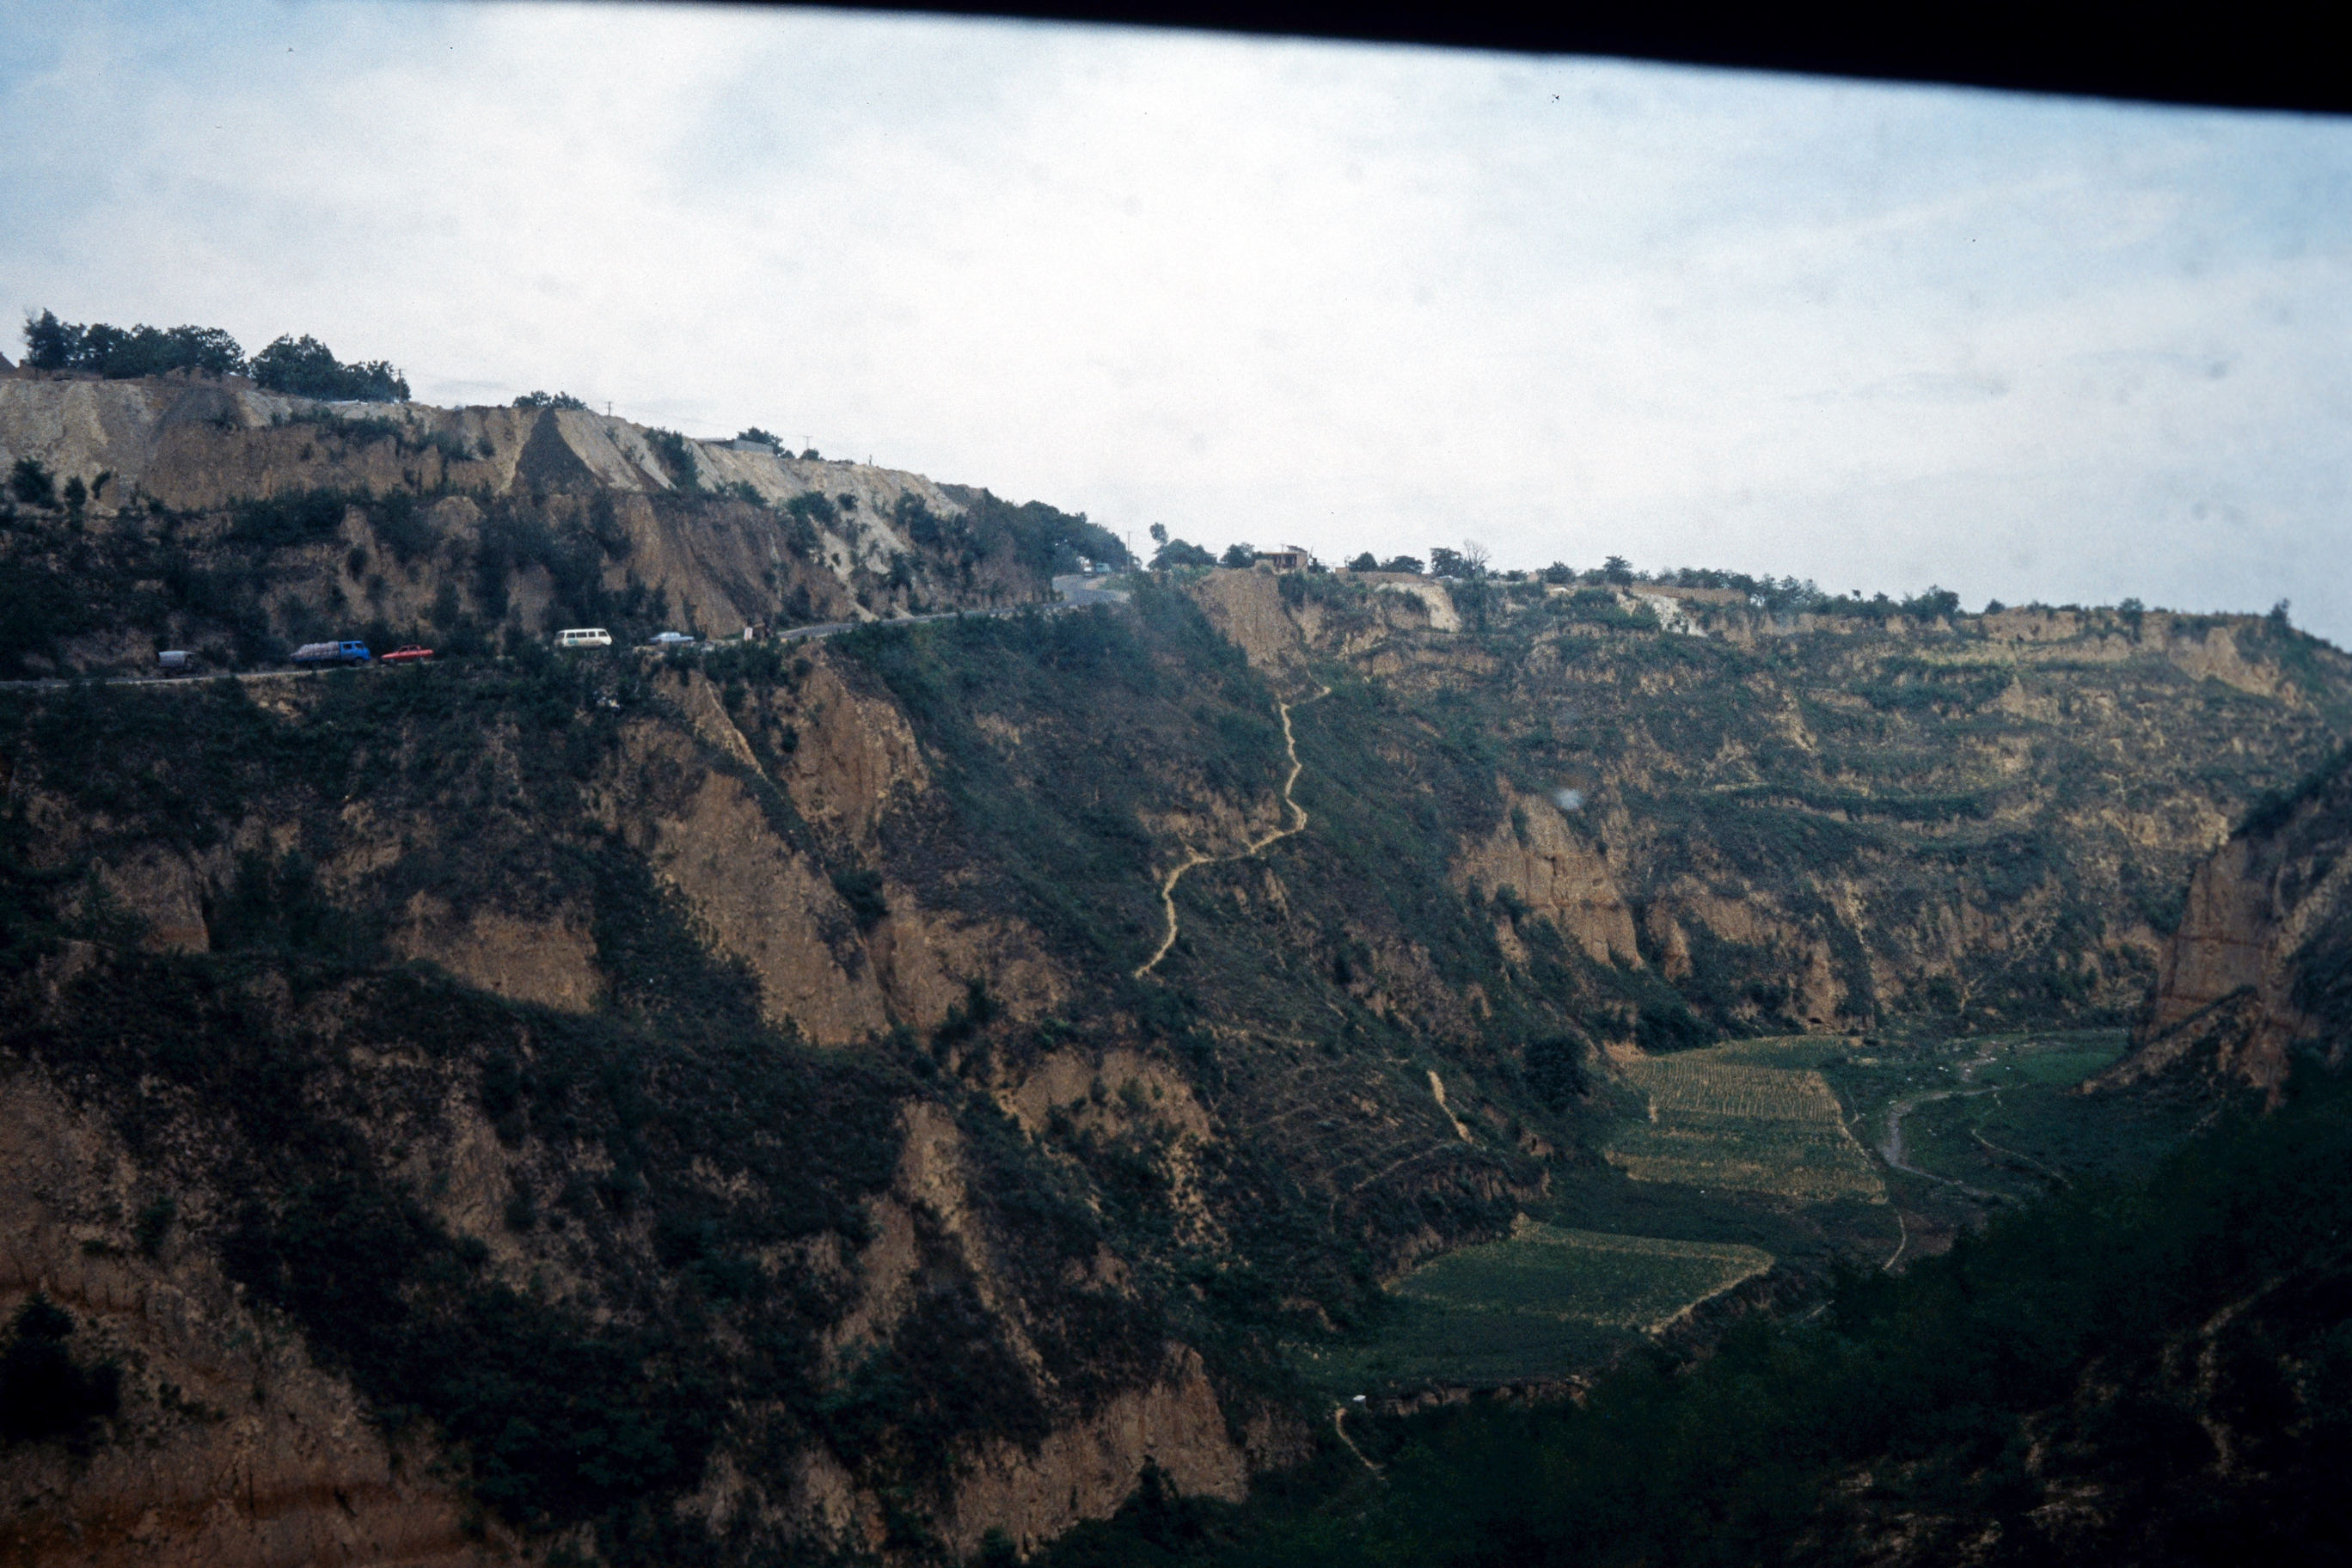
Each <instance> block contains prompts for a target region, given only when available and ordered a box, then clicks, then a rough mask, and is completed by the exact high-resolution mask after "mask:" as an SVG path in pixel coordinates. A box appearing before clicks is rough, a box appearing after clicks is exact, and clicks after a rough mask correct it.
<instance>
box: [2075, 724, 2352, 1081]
mask: <svg viewBox="0 0 2352 1568" xmlns="http://www.w3.org/2000/svg"><path fill="white" fill-rule="evenodd" d="M2347 845H2352V773H2347V768H2346V766H2345V763H2344V759H2343V758H2341V757H2339V758H2337V759H2336V761H2335V762H2334V763H2331V764H2330V765H2328V766H2327V767H2326V768H2325V769H2323V770H2322V771H2320V772H2319V773H2315V774H2314V775H2312V776H2311V777H2310V778H2309V779H2307V780H2305V783H2304V784H2303V785H2302V786H2301V787H2300V788H2299V789H2298V790H2297V791H2295V792H2294V794H2292V795H2286V796H2283V797H2281V798H2280V799H2279V800H2277V801H2275V802H2273V803H2272V804H2270V805H2267V806H2266V807H2265V808H2264V809H2263V810H2260V811H2258V812H2257V813H2256V814H2255V816H2254V818H2253V819H2252V821H2250V822H2249V823H2248V825H2247V826H2245V827H2243V828H2242V829H2241V830H2240V831H2239V832H2238V833H2236V834H2235V835H2233V836H2232V837H2231V838H2230V840H2229V842H2227V843H2226V844H2224V845H2222V846H2221V848H2219V849H2217V850H2215V851H2214V852H2213V854H2212V855H2211V857H2210V858H2208V859H2206V860H2205V861H2204V862H2203V863H2202V864H2201V865H2200V866H2199V867H2198V868H2197V871H2196V875H2195V876H2194V877H2193V878H2192V879H2190V881H2189V894H2188V900H2187V903H2186V905H2185V907H2184V910H2183V912H2182V915H2181V920H2180V925H2179V930H2178V931H2175V932H2174V933H2173V935H2172V938H2171V940H2170V941H2169V942H2168V943H2167V944H2166V946H2165V949H2164V953H2163V957H2162V959H2161V961H2160V963H2159V964H2158V970H2157V984H2156V992H2155V994H2154V996H2152V997H2151V998H2150V1000H2149V1003H2148V1006H2147V1012H2146V1014H2145V1016H2143V1017H2142V1018H2141V1020H2140V1021H2139V1025H2138V1026H2137V1029H2136V1030H2135V1031H2134V1038H2133V1045H2134V1049H2133V1051H2132V1054H2131V1055H2130V1056H2128V1057H2126V1058H2125V1059H2124V1060H2123V1061H2121V1062H2119V1063H2117V1064H2116V1066H2115V1067H2114V1068H2111V1069H2110V1070H2109V1071H2108V1072H2107V1073H2106V1074H2105V1075H2104V1079H2103V1081H2104V1082H2105V1083H2107V1084H2110V1085H2126V1084H2131V1083H2137V1082H2142V1081H2146V1080H2148V1079H2157V1078H2160V1077H2163V1076H2167V1075H2169V1074H2174V1073H2179V1072H2183V1071H2186V1072H2189V1073H2192V1074H2200V1075H2210V1076H2212V1077H2214V1078H2217V1079H2221V1080H2224V1081H2228V1082H2235V1083H2240V1084H2243V1085H2246V1086H2248V1087H2251V1088H2254V1089H2262V1090H2264V1091H2266V1093H2267V1094H2268V1095H2269V1097H2270V1098H2271V1100H2273V1102H2275V1100H2276V1099H2277V1097H2278V1093H2279V1090H2280V1089H2282V1087H2283V1086H2284V1084H2285V1082H2286V1079H2287V1075H2288V1073H2289V1071H2290V1070H2291V1068H2292V1067H2293V1059H2294V1052H2295V1050H2296V1049H2297V1048H2298V1047H2311V1048H2316V1049H2318V1050H2319V1051H2320V1052H2321V1053H2322V1055H2323V1056H2324V1058H2325V1059H2326V1060H2327V1061H2328V1062H2329V1064H2330V1065H2335V1064H2336V1063H2338V1062H2340V1061H2341V1060H2342V1058H2343V1056H2344V1052H2345V1048H2346V1047H2345V1037H2344V1034H2343V1026H2344V1025H2345V1024H2346V1023H2347V1007H2346V1004H2347V1000H2352V989H2347V984H2346V976H2347V965H2352V860H2347V858H2346V855H2345V851H2346V849H2347Z"/></svg>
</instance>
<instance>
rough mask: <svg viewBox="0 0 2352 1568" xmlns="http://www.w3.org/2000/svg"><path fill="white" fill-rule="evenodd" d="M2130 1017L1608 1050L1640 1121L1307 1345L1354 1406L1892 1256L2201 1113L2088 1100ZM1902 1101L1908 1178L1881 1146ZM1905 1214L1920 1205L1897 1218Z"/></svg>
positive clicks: (1550, 1361) (2123, 1158) (2137, 1098)
mask: <svg viewBox="0 0 2352 1568" xmlns="http://www.w3.org/2000/svg"><path fill="white" fill-rule="evenodd" d="M2125 1044H2126V1039H2125V1035H2124V1032H2123V1031H2122V1030H2119V1029H2107V1030H2074V1031H2063V1032H2043V1033H2020V1034H2012V1035H2002V1036H1993V1037H1985V1036H1978V1037H1961V1038H1951V1037H1945V1036H1941V1035H1935V1034H1928V1033H1924V1032H1922V1033H1918V1034H1915V1035H1904V1034H1896V1033H1894V1032H1889V1033H1887V1034H1884V1035H1874V1036H1869V1037H1853V1036H1822V1035H1811V1036H1790V1037H1775V1038H1759V1039H1749V1040H1735V1041H1729V1042H1726V1043H1725V1044H1722V1045H1719V1046H1714V1047H1705V1048H1702V1049H1698V1050H1693V1051H1684V1052H1679V1053H1675V1054H1674V1055H1671V1056H1658V1057H1650V1058H1640V1059H1636V1060H1633V1061H1630V1062H1619V1063H1617V1064H1616V1068H1615V1070H1616V1073H1617V1075H1618V1076H1619V1077H1620V1079H1621V1080H1622V1082H1623V1083H1624V1084H1625V1085H1626V1087H1627V1088H1629V1089H1633V1091H1634V1092H1635V1093H1637V1094H1638V1095H1639V1096H1640V1097H1641V1100H1640V1102H1641V1104H1642V1107H1643V1113H1642V1114H1641V1115H1640V1116H1639V1117H1638V1118H1632V1119H1628V1120H1627V1121H1623V1122H1622V1123H1620V1124H1619V1125H1618V1126H1617V1127H1616V1128H1615V1129H1614V1130H1612V1132H1611V1133H1610V1135H1609V1136H1608V1138H1607V1139H1606V1140H1605V1142H1604V1143H1603V1145H1602V1149H1601V1152H1602V1154H1603V1156H1604V1158H1605V1160H1606V1164H1605V1165H1601V1166H1600V1167H1597V1168H1593V1169H1586V1170H1575V1169H1562V1170H1560V1171H1558V1172H1556V1173H1555V1175H1554V1183H1553V1189H1552V1194H1551V1195H1550V1197H1549V1198H1548V1199H1547V1200H1545V1201H1543V1202H1540V1203H1538V1204H1534V1205H1529V1213H1528V1215H1523V1216H1522V1217H1521V1219H1520V1221H1519V1223H1518V1226H1517V1228H1516V1229H1515V1231H1514V1233H1513V1235H1512V1236H1511V1237H1509V1238H1507V1239H1505V1240H1500V1241H1495V1242H1489V1243H1486V1244H1485V1245H1482V1246H1476V1247H1465V1248H1462V1249H1460V1250H1458V1251H1455V1252H1452V1253H1448V1254H1446V1255H1444V1256H1443V1257H1440V1258H1434V1259H1432V1260H1431V1261H1429V1262H1427V1263H1424V1264H1423V1265H1422V1266H1421V1267H1420V1268H1416V1269H1415V1270H1413V1272H1412V1273H1411V1274H1410V1275H1408V1276H1406V1277H1405V1278H1404V1279H1401V1280H1399V1281H1397V1282H1396V1283H1395V1284H1394V1285H1393V1286H1392V1287H1391V1291H1390V1303H1389V1309H1390V1310H1389V1315H1388V1318H1387V1320H1386V1321H1385V1322H1384V1323H1383V1325H1382V1327H1381V1330H1380V1331H1379V1332H1378V1333H1377V1334H1376V1335H1375V1336H1374V1337H1373V1338H1372V1339H1371V1340H1370V1342H1367V1343H1364V1344H1361V1345H1357V1346H1349V1347H1344V1348H1340V1349H1336V1350H1334V1349H1325V1350H1322V1351H1321V1352H1318V1353H1310V1354H1307V1355H1306V1356H1303V1357H1302V1364H1303V1366H1304V1368H1305V1370H1306V1372H1307V1376H1308V1377H1309V1379H1310V1381H1311V1382H1313V1383H1314V1384H1316V1386H1318V1388H1321V1389H1322V1390H1324V1391H1325V1392H1327V1393H1328V1394H1332V1395H1333V1396H1334V1397H1335V1398H1339V1399H1345V1398H1347V1397H1349V1396H1350V1395H1351V1394H1358V1393H1365V1394H1375V1395H1377V1394H1382V1393H1399V1392H1404V1391H1407V1390H1410V1389H1412V1388H1415V1387H1420V1386H1427V1385H1432V1384H1452V1385H1468V1386H1474V1387H1475V1386H1493V1385H1498V1384H1524V1383H1533V1382H1543V1381H1550V1380H1557V1379H1559V1378H1563V1377H1566V1376H1569V1375H1571V1374H1573V1373H1580V1372H1585V1371H1589V1370H1591V1368H1593V1367H1594V1366H1596V1365H1598V1364H1600V1363H1602V1362H1605V1361H1606V1360H1608V1359H1609V1358H1610V1357H1611V1356H1612V1355H1613V1354H1615V1353H1618V1352H1622V1351H1623V1350H1625V1349H1627V1348H1629V1347H1631V1346H1633V1345H1637V1344H1639V1343H1641V1342H1643V1339H1644V1338H1645V1337H1646V1336H1648V1335H1650V1334H1652V1333H1654V1332H1655V1331H1657V1330H1658V1329H1659V1328H1660V1327H1661V1326H1662V1325H1664V1324H1666V1323H1668V1322H1671V1321H1674V1320H1675V1318H1676V1317H1677V1316H1678V1315H1680V1314H1681V1313H1683V1312H1684V1311H1685V1310H1688V1309H1689V1308H1690V1307H1692V1306H1693V1305H1695V1304H1696V1303H1698V1302H1701V1301H1704V1300H1707V1299H1709V1298H1711V1297H1713V1296H1716V1295H1718V1294H1720V1293H1721V1292H1723V1291H1725V1290H1727V1289H1732V1288H1733V1287H1735V1286H1737V1285H1738V1284H1740V1283H1741V1282H1742V1281H1744V1280H1747V1279H1751V1278H1753V1277H1754V1276H1756V1275H1758V1274H1759V1273H1762V1272H1764V1271H1765V1270H1768V1269H1769V1268H1772V1267H1773V1266H1774V1265H1775V1264H1776V1263H1782V1264H1790V1265H1793V1266H1796V1267H1799V1268H1805V1269H1818V1268H1822V1266H1823V1265H1825V1264H1826V1262H1827V1261H1828V1260H1829V1259H1830V1258H1836V1257H1843V1258H1862V1259H1876V1260H1888V1259H1895V1258H1900V1257H1901V1256H1902V1255H1903V1254H1904V1252H1905V1251H1906V1250H1908V1249H1911V1248H1915V1247H1918V1246H1920V1245H1921V1244H1922V1243H1921V1237H1923V1236H1932V1235H1934V1234H1936V1233H1938V1232H1940V1233H1942V1234H1944V1235H1948V1234H1949V1233H1950V1231H1951V1230H1953V1229H1956V1228H1960V1227H1965V1226H1973V1225H1975V1224H1978V1223H1980V1222H1981V1220H1982V1219H1983V1217H1984V1216H1985V1215H1986V1214H1987V1213H1988V1212H1990V1210H1991V1209H1993V1208H1997V1207H1999V1206H2000V1205H2004V1204H2007V1203H2012V1202H2019V1201H2023V1200H2025V1199H2027V1198H2030V1197H2032V1196H2034V1195H2037V1194H2041V1193H2043V1192H2047V1191H2049V1190H2050V1189H2051V1188H2052V1187H2053V1186H2055V1185H2058V1184H2063V1183H2064V1182H2066V1181H2069V1180H2072V1179H2074V1178H2075V1177H2078V1176H2081V1175H2085V1174H2094V1173H2096V1174H2122V1173H2127V1172H2128V1171H2130V1170H2132V1169H2135V1168H2137V1167H2138V1166H2140V1165H2141V1164H2143V1163H2146V1162H2147V1161H2150V1160H2153V1159H2155V1158H2157V1157H2158V1156H2159V1155H2160V1154H2161V1153H2162V1152H2164V1151H2165V1150H2166V1149H2168V1148H2170V1147H2171V1146H2172V1145H2173V1144H2174V1143H2175V1142H2178V1141H2179V1139H2180V1138H2181V1137H2182V1136H2184V1135H2185V1134H2186V1133H2187V1131H2189V1125H2190V1121H2191V1120H2192V1119H2193V1116H2194V1114H2195V1113H2196V1109H2197V1105H2198V1104H2200V1103H2201V1102H2199V1101H2194V1100H2186V1099H2184V1100H2179V1101H2175V1100H2168V1098H2167V1097H2166V1096H2164V1095H2163V1094H2161V1093H2155V1092H2148V1091H2145V1090H2143V1091H2139V1092H2135V1093H2133V1094H2129V1095H2102V1094H2083V1093H2077V1092H2075V1089H2076V1087H2077V1086H2078V1085H2080V1084H2081V1083H2082V1081H2083V1080H2084V1079H2086V1078H2088V1077H2090V1076H2092V1075H2093V1074H2095V1073H2097V1072H2098V1071H2100V1070H2102V1069H2104V1068H2106V1067H2108V1066H2109V1065H2111V1064H2112V1063H2113V1062H2114V1061H2115V1060H2116V1058H2117V1057H2118V1056H2120V1055H2121V1053H2122V1051H2123V1050H2124V1048H2125ZM1898 1114H1899V1115H1900V1118H1901V1121H1902V1126H1903V1136H1904V1142H1903V1160H1904V1163H1906V1164H1908V1165H1911V1166H1913V1167H1915V1170H1914V1171H1912V1172H1906V1171H1902V1170H1898V1169H1895V1168H1892V1167H1890V1166H1888V1165H1887V1164H1886V1163H1885V1161H1884V1160H1883V1159H1882V1158H1881V1157H1880V1154H1879V1150H1880V1147H1881V1145H1883V1144H1884V1143H1885V1142H1886V1139H1887V1131H1888V1125H1889V1120H1890V1118H1892V1117H1895V1116H1896V1115H1898ZM1905 1216H1907V1219H1906V1217H1905Z"/></svg>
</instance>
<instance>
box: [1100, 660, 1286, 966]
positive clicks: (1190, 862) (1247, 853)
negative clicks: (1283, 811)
mask: <svg viewBox="0 0 2352 1568" xmlns="http://www.w3.org/2000/svg"><path fill="white" fill-rule="evenodd" d="M1330 694H1331V689H1330V688H1329V687H1328V686H1327V687H1325V688H1324V689H1322V690H1320V691H1318V692H1317V693H1316V694H1315V696H1314V697H1310V698H1308V699H1307V701H1308V702H1312V701H1315V700H1317V698H1322V697H1328V696H1329V695H1330ZM1275 706H1276V708H1278V709H1280V710H1282V749H1283V750H1284V751H1285V752H1288V753H1289V755H1290V776H1289V777H1288V778H1286V779H1285V780H1283V781H1282V804H1283V805H1285V806H1286V807H1288V808H1289V811H1290V826H1287V827H1277V828H1276V829H1275V830H1274V831H1273V832H1271V833H1269V834H1267V835H1266V836H1265V837H1263V838H1261V839H1258V840H1257V841H1256V842H1255V843H1253V844H1251V845H1249V846H1248V847H1245V848H1244V849H1243V850H1242V852H1241V853H1240V854H1238V855H1204V854H1202V852H1201V851H1199V850H1198V849H1187V850H1185V851H1184V858H1183V859H1182V860H1181V861H1179V862H1178V863H1177V865H1176V868H1175V869H1173V870H1171V871H1170V872H1169V873H1168V875H1166V876H1165V877H1162V878H1160V908H1162V909H1164V910H1167V911H1168V934H1167V935H1166V936H1163V937H1161V938H1160V945H1159V947H1158V948H1156V949H1154V950H1153V952H1152V954H1151V956H1150V958H1147V959H1145V960H1144V961H1143V963H1141V964H1139V965H1138V966H1137V968H1136V971H1135V978H1136V979H1138V980H1140V979H1142V978H1143V977H1144V976H1145V975H1147V974H1149V973H1151V972H1152V971H1153V970H1155V969H1157V968H1159V967H1160V960H1161V959H1163V958H1165V957H1167V956H1168V950H1169V949H1170V948H1171V947H1174V946H1175V945H1176V884H1177V882H1178V881H1179V880H1180V879H1181V878H1182V877H1183V875H1184V873H1185V872H1187V871H1189V870H1191V869H1192V868H1193V867H1195V866H1206V865H1208V864H1210V863H1211V862H1213V861H1217V860H1246V859H1249V858H1251V857H1252V856H1254V855H1256V854H1257V853H1258V852H1259V851H1260V850H1262V849H1265V847H1268V846H1269V845H1272V844H1276V843H1278V842H1280V841H1281V840H1283V839H1285V838H1287V837H1290V836H1291V835H1292V834H1294V833H1297V832H1298V831H1299V830H1300V829H1302V828H1304V827H1305V826H1307V808H1306V807H1305V806H1303V805H1299V804H1298V802H1297V799H1295V798H1294V797H1293V796H1292V795H1291V793H1290V791H1291V787H1292V786H1293V785H1295V784H1297V783H1298V775H1299V773H1300V772H1301V771H1303V770H1304V768H1305V767H1306V764H1305V763H1301V762H1300V761H1299V760H1298V742H1297V738H1296V737H1295V736H1293V735H1292V733H1291V731H1290V704H1289V703H1287V702H1285V701H1282V700H1279V699H1276V701H1275ZM1302 706H1303V704H1302Z"/></svg>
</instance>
